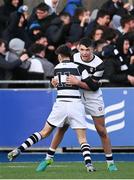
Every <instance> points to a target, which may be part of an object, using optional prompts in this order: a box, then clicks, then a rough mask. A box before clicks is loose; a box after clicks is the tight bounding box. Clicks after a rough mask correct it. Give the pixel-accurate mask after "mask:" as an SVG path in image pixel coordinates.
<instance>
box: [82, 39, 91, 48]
mask: <svg viewBox="0 0 134 180" xmlns="http://www.w3.org/2000/svg"><path fill="white" fill-rule="evenodd" d="M79 45H84V46H86V47H94V42H93V41H92V40H90V39H89V38H82V39H81V40H80V41H79Z"/></svg>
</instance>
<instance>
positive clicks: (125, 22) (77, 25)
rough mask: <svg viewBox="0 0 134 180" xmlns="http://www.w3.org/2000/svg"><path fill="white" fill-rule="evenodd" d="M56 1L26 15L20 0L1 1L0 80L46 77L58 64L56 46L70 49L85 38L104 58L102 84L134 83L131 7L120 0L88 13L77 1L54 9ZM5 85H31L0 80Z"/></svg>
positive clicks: (133, 9)
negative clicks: (90, 40) (65, 46)
mask: <svg viewBox="0 0 134 180" xmlns="http://www.w3.org/2000/svg"><path fill="white" fill-rule="evenodd" d="M58 3H59V0H44V2H42V3H39V4H38V5H37V6H36V7H34V8H33V11H32V13H31V14H28V7H27V6H26V5H24V3H23V0H10V1H9V0H4V4H3V5H2V6H1V7H0V81H3V80H49V79H51V78H52V77H53V72H54V66H55V65H56V64H57V63H58V60H57V56H56V54H55V50H56V48H57V47H58V46H59V45H61V44H65V43H66V44H67V45H68V46H69V47H71V49H72V52H73V53H75V52H77V47H78V43H79V40H80V39H81V38H82V37H88V38H89V39H92V41H93V44H94V53H95V54H96V55H98V56H99V57H100V58H101V59H103V61H104V67H105V71H104V76H103V79H101V82H102V85H103V86H108V87H123V86H127V87H131V86H134V7H133V6H132V5H130V4H129V3H124V2H123V0H108V1H107V2H106V3H104V4H103V5H102V7H100V9H96V10H94V11H93V12H90V10H89V9H85V8H84V7H83V5H82V1H81V0H67V3H66V6H65V7H64V9H63V10H62V12H61V13H57V11H56V7H57V5H58ZM9 87H31V86H28V85H25V86H24V85H21V86H18V85H17V84H14V85H10V84H0V88H9ZM34 87H35V86H34ZM36 87H37V85H36ZM38 87H39V86H38Z"/></svg>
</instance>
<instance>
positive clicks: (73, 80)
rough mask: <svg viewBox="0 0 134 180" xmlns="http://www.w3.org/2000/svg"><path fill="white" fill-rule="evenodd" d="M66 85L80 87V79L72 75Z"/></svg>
mask: <svg viewBox="0 0 134 180" xmlns="http://www.w3.org/2000/svg"><path fill="white" fill-rule="evenodd" d="M66 84H68V85H78V84H79V79H77V78H76V76H74V75H70V76H68V77H67V79H66Z"/></svg>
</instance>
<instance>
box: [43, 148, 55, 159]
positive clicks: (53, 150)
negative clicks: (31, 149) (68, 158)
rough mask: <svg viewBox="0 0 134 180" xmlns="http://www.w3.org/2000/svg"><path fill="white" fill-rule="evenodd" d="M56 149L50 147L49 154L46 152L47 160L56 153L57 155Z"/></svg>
mask: <svg viewBox="0 0 134 180" xmlns="http://www.w3.org/2000/svg"><path fill="white" fill-rule="evenodd" d="M55 151H56V150H55V149H52V148H49V150H48V152H47V154H46V158H45V159H46V160H48V159H53V158H54V155H55Z"/></svg>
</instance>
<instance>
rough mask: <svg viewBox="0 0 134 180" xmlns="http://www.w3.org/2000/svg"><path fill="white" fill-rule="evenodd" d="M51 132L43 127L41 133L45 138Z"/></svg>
mask: <svg viewBox="0 0 134 180" xmlns="http://www.w3.org/2000/svg"><path fill="white" fill-rule="evenodd" d="M49 134H50V132H49V131H47V130H44V129H43V130H41V131H40V135H41V137H42V139H44V138H45V137H47V136H48V135H49Z"/></svg>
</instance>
